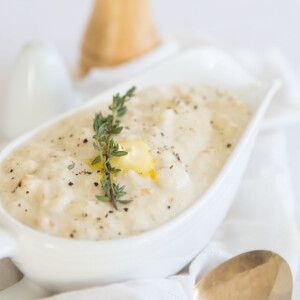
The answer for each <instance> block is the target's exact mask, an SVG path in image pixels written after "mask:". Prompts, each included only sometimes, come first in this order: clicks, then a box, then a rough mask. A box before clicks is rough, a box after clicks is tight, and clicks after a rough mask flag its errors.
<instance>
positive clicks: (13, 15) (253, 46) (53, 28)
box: [0, 0, 300, 226]
mask: <svg viewBox="0 0 300 300" xmlns="http://www.w3.org/2000/svg"><path fill="white" fill-rule="evenodd" d="M112 1H113V0H112ZM151 3H152V7H153V14H154V18H155V20H156V24H157V27H158V30H159V32H160V33H161V34H162V35H165V34H172V33H176V32H178V31H193V32H200V33H201V34H202V35H203V36H204V37H209V38H210V39H213V40H214V41H216V42H217V43H219V44H220V45H222V46H224V47H226V48H227V49H229V50H230V49H236V48H244V49H248V50H253V51H259V52H263V51H265V50H267V49H270V48H277V49H280V50H281V51H282V52H283V53H284V54H285V55H286V57H287V58H288V60H289V61H290V62H291V65H292V66H293V67H294V70H295V72H297V73H298V74H299V75H300V58H299V56H300V38H299V33H300V30H299V29H300V17H299V11H300V1H298V0H285V1H283V0H227V1H226V0H225V1H224V0H223V1H221V0H210V1H201V0H152V1H151ZM91 7H92V0H43V1H41V0H9V1H6V0H0V118H1V103H2V102H3V95H4V93H5V86H6V83H7V79H8V76H9V70H10V68H11V66H12V64H13V61H14V58H15V56H16V54H17V52H18V51H19V50H20V48H21V47H22V46H23V45H24V43H26V42H28V41H30V40H35V39H47V40H50V41H51V42H52V43H54V44H55V46H56V47H57V48H58V50H59V52H60V53H61V54H62V56H63V58H64V59H65V62H66V64H67V66H68V68H69V69H70V71H72V72H73V71H74V70H75V66H76V61H77V59H78V53H79V47H80V43H81V37H82V34H83V31H84V28H85V25H86V23H87V20H88V18H89V14H90V10H91ZM132 17H134V16H132ZM299 101H300V99H299ZM0 121H1V120H0ZM299 132H300V125H299V124H298V125H295V126H293V127H291V128H289V129H288V131H287V136H288V147H289V149H288V153H289V163H290V168H291V171H292V180H293V184H294V189H295V194H296V199H297V201H298V199H299V197H300V184H299V183H300V182H299V179H298V178H299V177H300V176H299V175H300V171H299V170H300V155H299V153H300V139H299ZM0 133H1V132H0ZM0 138H1V136H0ZM297 207H300V205H298V206H297ZM296 214H297V215H298V216H300V210H299V209H298V210H297V211H296ZM298 219H300V218H298ZM298 224H299V226H300V220H298Z"/></svg>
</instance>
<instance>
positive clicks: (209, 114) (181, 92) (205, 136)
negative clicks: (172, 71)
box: [0, 85, 251, 240]
mask: <svg viewBox="0 0 300 300" xmlns="http://www.w3.org/2000/svg"><path fill="white" fill-rule="evenodd" d="M109 104H110V101H107V102H104V103H101V104H98V105H97V106H95V107H93V108H90V109H88V110H84V111H81V112H79V113H77V114H75V115H72V116H71V117H69V118H67V119H64V120H63V121H61V122H60V123H58V124H56V125H55V126H52V127H51V128H48V129H46V130H44V131H43V132H41V133H39V134H38V135H37V136H35V137H34V138H33V139H32V140H30V141H29V142H28V143H27V144H26V145H24V146H22V147H20V148H19V149H17V150H15V151H14V152H13V153H12V154H11V155H10V156H9V157H8V158H7V159H6V160H5V161H3V163H2V165H1V175H0V178H1V182H0V199H1V201H2V205H3V207H4V208H5V210H7V211H8V212H9V213H10V214H11V215H12V216H13V217H14V218H16V219H17V220H19V221H20V222H22V223H23V224H25V225H27V226H30V227H32V228H34V229H37V230H39V231H42V232H44V233H48V234H50V235H54V236H60V237H66V238H73V239H88V240H105V239H115V238H120V237H126V236H130V235H135V234H138V233H141V232H145V231H147V230H150V229H153V228H156V227H158V226H160V225H162V224H164V223H166V222H167V221H168V220H170V219H172V218H174V217H175V216H177V215H178V214H179V213H180V212H182V211H183V210H185V209H186V208H187V207H188V206H190V205H191V204H192V203H193V202H195V201H196V200H198V199H199V197H200V196H201V195H202V194H203V193H204V192H205V190H206V189H207V187H208V186H209V185H210V184H211V182H212V181H213V179H214V178H215V177H216V175H217V174H218V172H219V171H220V169H221V167H222V166H223V164H224V163H225V161H226V159H227V158H228V156H229V154H230V153H231V151H232V150H233V149H234V147H235V145H236V143H237V141H238V139H239V137H240V135H241V133H242V132H243V130H244V128H245V126H246V125H247V123H248V121H249V118H250V115H251V113H250V110H249V108H248V107H247V105H246V104H245V103H244V102H243V101H242V100H240V99H237V98H235V97H234V96H232V95H230V94H229V93H228V92H226V91H222V90H218V89H214V88H211V87H192V86H189V85H179V86H158V87H153V88H149V89H146V90H144V91H142V92H138V93H137V95H136V96H135V97H133V98H132V99H131V100H130V101H129V102H127V106H128V112H127V114H125V116H123V117H122V118H121V122H122V125H123V126H124V129H123V131H122V132H121V133H120V134H119V135H117V136H115V140H116V141H120V145H121V147H122V148H123V149H124V150H126V151H128V152H129V154H128V155H127V156H126V157H125V156H124V159H123V158H122V159H120V160H119V161H116V162H115V164H117V165H118V166H121V167H120V168H121V169H122V172H121V173H120V174H118V175H117V176H116V178H115V179H114V181H115V182H116V183H120V185H126V192H127V194H126V195H125V196H123V198H125V199H132V200H133V201H132V202H131V203H128V204H125V205H123V204H119V210H118V211H117V210H115V209H114V208H113V207H112V205H111V204H110V203H104V202H101V201H99V200H97V199H96V198H95V195H101V194H103V191H102V188H101V185H100V184H99V180H100V177H101V173H99V171H98V169H99V166H98V167H97V166H91V161H92V160H93V158H95V156H97V151H96V150H95V149H94V147H93V145H92V144H93V141H94V139H93V135H94V131H93V119H94V116H95V112H99V111H100V110H101V111H102V112H103V114H104V115H106V114H108V113H109V110H108V108H107V107H108V105H109Z"/></svg>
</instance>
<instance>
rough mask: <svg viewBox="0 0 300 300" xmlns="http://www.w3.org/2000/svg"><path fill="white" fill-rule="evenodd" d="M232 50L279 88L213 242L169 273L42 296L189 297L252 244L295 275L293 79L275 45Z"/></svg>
mask: <svg viewBox="0 0 300 300" xmlns="http://www.w3.org/2000/svg"><path fill="white" fill-rule="evenodd" d="M235 55H236V57H237V59H238V60H240V62H241V63H242V64H243V65H244V66H245V67H246V68H248V69H249V70H250V71H251V72H252V73H253V74H255V75H257V77H258V78H260V79H262V80H270V79H273V78H275V77H279V78H281V79H282V80H283V88H282V89H281V91H280V93H278V95H276V97H275V98H274V100H273V103H272V104H271V106H270V109H269V110H268V112H267V115H266V118H265V121H264V124H263V126H262V130H261V132H260V134H259V137H258V139H257V142H256V146H255V148H254V151H253V154H252V156H251V158H250V163H249V165H248V168H247V171H246V174H245V176H244V179H243V181H242V183H241V185H240V188H239V191H238V193H237V195H236V197H235V201H234V203H233V205H232V207H231V209H230V211H229V213H228V215H227V217H226V218H225V220H224V221H223V223H222V225H221V226H220V228H219V229H218V231H217V232H216V234H215V236H214V237H213V239H212V240H211V242H210V243H209V244H208V245H207V246H206V247H205V248H204V249H203V250H202V251H201V252H200V253H199V255H198V256H197V257H196V258H195V259H194V260H193V261H192V262H191V264H190V265H189V266H187V267H186V268H185V270H184V271H183V272H181V273H180V274H178V275H175V276H172V277H170V278H148V279H143V280H132V281H128V282H122V283H117V284H112V285H107V286H101V287H94V288H90V289H85V290H80V291H73V292H68V293H63V294H59V295H55V296H52V297H48V298H43V299H49V300H50V299H52V300H71V299H72V300H77V299H78V300H79V299H80V300H82V299H89V300H93V299H103V300H116V299H118V300H119V299H124V300H127V299H130V300H147V299H151V300H152V299H157V300H160V299H161V300H171V299H172V300H188V299H192V298H193V289H194V284H195V281H196V280H197V279H199V278H201V277H203V276H204V275H205V274H206V273H207V272H209V271H210V270H212V269H213V268H214V267H216V266H217V265H219V264H220V263H222V262H224V261H225V260H227V259H229V258H231V257H233V256H234V255H237V254H239V253H242V252H245V251H250V250H256V249H266V250H272V251H275V252H277V253H279V254H280V255H281V256H283V257H284V258H285V259H286V260H287V261H288V263H289V265H290V267H291V269H292V272H293V275H294V278H296V275H297V272H298V268H299V258H300V239H299V233H298V230H297V226H296V223H295V216H294V205H295V202H294V197H293V192H292V189H291V185H290V179H289V170H288V167H287V161H286V159H287V157H286V155H287V152H286V141H285V128H286V127H287V126H288V125H290V124H292V123H294V122H296V121H299V120H300V107H299V101H298V102H297V100H298V95H299V94H300V90H299V88H298V86H297V84H298V83H297V79H296V76H295V75H294V74H293V72H292V70H291V68H290V66H289V64H288V62H287V61H286V59H285V58H284V57H283V56H282V55H281V54H280V53H279V52H277V51H275V50H272V51H270V52H268V53H265V54H264V55H256V54H253V53H249V52H245V51H238V52H236V53H235ZM140 62H141V61H140ZM140 62H139V63H140ZM132 64H134V62H132V63H131V68H132V70H133V69H134V68H133V67H134V65H132ZM125 68H126V65H124V66H122V72H123V71H124V70H125ZM97 72H98V71H97V70H93V72H92V74H91V76H89V77H88V78H87V79H85V82H84V83H83V84H81V85H80V84H79V85H78V88H79V89H81V90H82V93H83V95H84V94H87V93H86V90H88V87H91V86H96V85H95V82H97V81H98V80H99V78H103V74H101V71H100V72H99V73H97ZM114 72H115V71H114ZM119 79H121V78H119ZM98 83H99V82H98ZM106 84H107V83H106ZM98 88H99V85H98ZM85 89H86V90H85Z"/></svg>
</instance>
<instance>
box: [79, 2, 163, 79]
mask: <svg viewBox="0 0 300 300" xmlns="http://www.w3.org/2000/svg"><path fill="white" fill-rule="evenodd" d="M158 44H159V38H158V34H157V31H156V29H155V26H154V23H153V20H152V16H151V13H150V7H149V2H148V0H95V4H94V9H93V13H92V16H91V19H90V22H89V24H88V27H87V30H86V33H85V36H84V39H83V43H82V53H81V60H80V75H81V76H84V75H86V74H87V73H88V71H89V70H90V69H91V68H93V67H100V68H101V67H111V66H115V65H118V64H121V63H123V62H126V61H128V60H131V59H133V58H135V57H138V56H140V55H142V54H144V53H146V52H148V51H149V50H151V49H153V48H154V47H156V46H157V45H158Z"/></svg>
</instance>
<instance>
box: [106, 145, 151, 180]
mask: <svg viewBox="0 0 300 300" xmlns="http://www.w3.org/2000/svg"><path fill="white" fill-rule="evenodd" d="M118 144H119V145H120V148H121V149H120V150H123V151H126V152H128V154H127V155H124V156H120V157H114V158H113V159H112V160H111V165H112V166H113V167H115V168H117V169H121V170H122V171H121V172H122V173H125V172H127V171H129V170H133V171H135V172H136V173H137V174H139V175H140V176H150V177H151V178H152V179H153V180H154V179H155V178H156V172H155V169H154V165H155V163H156V161H155V159H154V158H153V156H152V153H151V149H150V146H149V145H148V143H147V142H146V141H144V140H128V141H121V142H118Z"/></svg>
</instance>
